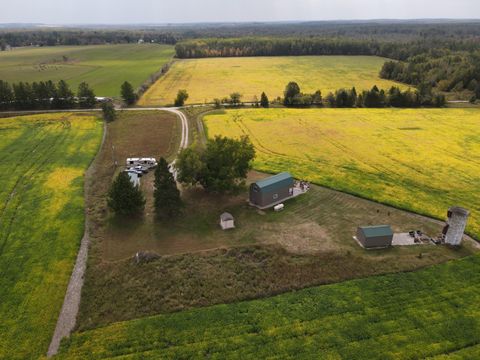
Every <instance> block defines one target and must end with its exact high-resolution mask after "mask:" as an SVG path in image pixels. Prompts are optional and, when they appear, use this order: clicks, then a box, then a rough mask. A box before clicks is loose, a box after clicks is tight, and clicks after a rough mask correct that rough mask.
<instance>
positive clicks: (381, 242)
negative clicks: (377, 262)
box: [357, 225, 393, 249]
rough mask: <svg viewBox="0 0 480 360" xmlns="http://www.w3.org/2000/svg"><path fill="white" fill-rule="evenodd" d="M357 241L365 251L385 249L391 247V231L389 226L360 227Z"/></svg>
mask: <svg viewBox="0 0 480 360" xmlns="http://www.w3.org/2000/svg"><path fill="white" fill-rule="evenodd" d="M357 240H358V241H359V242H360V243H361V244H362V245H363V247H364V248H365V249H372V248H385V247H389V246H392V240H393V231H392V228H391V227H390V226H389V225H379V226H360V227H359V228H358V229H357Z"/></svg>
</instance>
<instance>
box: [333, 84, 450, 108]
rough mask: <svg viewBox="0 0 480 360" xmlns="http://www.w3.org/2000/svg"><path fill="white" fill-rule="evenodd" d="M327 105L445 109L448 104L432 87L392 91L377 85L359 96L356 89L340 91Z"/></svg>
mask: <svg viewBox="0 0 480 360" xmlns="http://www.w3.org/2000/svg"><path fill="white" fill-rule="evenodd" d="M326 103H327V104H328V105H329V106H330V107H337V108H353V107H357V108H383V107H397V108H415V107H443V106H445V104H446V100H445V96H444V95H442V94H436V93H434V92H433V91H432V88H431V87H428V86H422V87H420V89H417V90H411V89H408V90H405V91H402V90H401V89H400V88H399V87H396V86H392V87H391V88H390V90H388V91H385V90H380V89H379V88H378V87H377V86H376V85H374V86H373V87H372V89H371V90H364V91H362V92H361V93H359V94H357V91H356V89H355V87H353V88H352V89H339V90H337V91H335V93H332V92H331V93H329V94H328V95H327V97H326Z"/></svg>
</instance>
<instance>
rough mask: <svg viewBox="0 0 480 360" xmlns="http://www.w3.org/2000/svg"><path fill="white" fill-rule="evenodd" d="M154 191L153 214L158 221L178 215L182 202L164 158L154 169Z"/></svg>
mask: <svg viewBox="0 0 480 360" xmlns="http://www.w3.org/2000/svg"><path fill="white" fill-rule="evenodd" d="M154 187H155V190H154V192H153V197H154V207H155V213H156V216H157V218H158V219H161V220H168V219H173V218H175V217H177V216H178V215H180V213H181V208H182V200H181V198H180V191H178V189H177V183H176V181H175V179H174V178H173V174H172V173H171V172H170V170H169V169H168V163H167V161H166V160H165V159H164V158H161V159H160V160H159V162H158V166H157V168H156V169H155V183H154Z"/></svg>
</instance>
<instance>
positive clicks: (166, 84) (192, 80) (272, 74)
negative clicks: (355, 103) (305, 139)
mask: <svg viewBox="0 0 480 360" xmlns="http://www.w3.org/2000/svg"><path fill="white" fill-rule="evenodd" d="M385 61H386V60H385V59H383V58H380V57H376V56H276V57H241V58H209V59H189V60H179V61H177V62H175V63H174V65H173V66H172V67H171V69H170V70H169V71H168V73H167V74H166V75H165V76H163V77H161V78H160V80H158V81H157V82H156V83H155V84H154V85H153V86H152V87H151V88H150V89H149V90H148V91H147V92H146V93H145V94H144V95H143V97H142V98H141V99H140V100H139V102H138V103H139V105H142V106H151V105H168V104H173V102H174V99H175V97H176V96H177V92H178V90H181V89H186V90H187V91H188V94H189V98H188V100H187V103H188V104H196V103H202V104H203V103H205V102H213V99H215V98H219V99H221V98H224V97H228V96H229V95H230V94H231V93H233V92H239V93H240V94H242V95H243V97H242V101H252V100H253V98H254V96H256V97H257V98H258V99H259V98H260V94H261V93H262V92H263V91H265V92H266V94H267V96H268V97H269V98H270V100H274V99H275V98H277V97H278V96H280V97H283V91H284V90H285V86H286V85H287V84H288V83H289V82H290V81H296V82H298V84H299V85H300V88H301V89H302V91H303V92H306V93H313V92H315V91H316V90H321V91H322V94H323V95H324V96H325V95H327V93H328V92H329V91H335V90H337V89H339V88H352V87H353V86H355V87H356V88H357V91H361V90H366V89H370V88H372V86H373V85H377V86H378V87H379V88H381V89H389V88H390V87H391V86H393V85H395V86H399V87H401V88H403V89H406V87H405V85H403V84H396V83H394V82H392V81H389V80H383V79H380V77H379V72H380V69H381V68H382V65H383V63H384V62H385Z"/></svg>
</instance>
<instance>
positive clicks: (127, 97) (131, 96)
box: [120, 81, 137, 106]
mask: <svg viewBox="0 0 480 360" xmlns="http://www.w3.org/2000/svg"><path fill="white" fill-rule="evenodd" d="M120 90H121V95H122V99H123V101H125V103H126V104H127V105H128V106H130V105H133V104H135V101H137V95H135V91H134V90H133V86H132V84H130V83H129V82H128V81H125V82H124V83H123V84H122V87H121V89H120Z"/></svg>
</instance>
